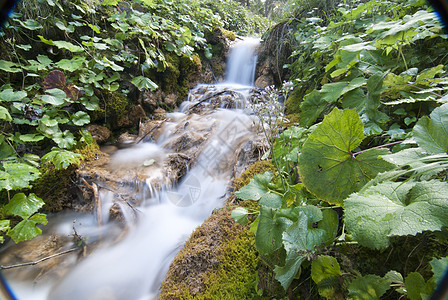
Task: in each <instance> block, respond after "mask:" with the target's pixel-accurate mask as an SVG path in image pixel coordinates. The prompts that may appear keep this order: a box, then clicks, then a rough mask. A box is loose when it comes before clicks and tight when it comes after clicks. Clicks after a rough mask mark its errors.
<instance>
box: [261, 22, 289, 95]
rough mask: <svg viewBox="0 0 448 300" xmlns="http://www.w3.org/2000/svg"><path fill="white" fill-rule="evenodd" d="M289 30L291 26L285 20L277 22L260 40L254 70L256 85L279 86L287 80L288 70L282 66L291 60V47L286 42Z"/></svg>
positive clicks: (263, 86)
mask: <svg viewBox="0 0 448 300" xmlns="http://www.w3.org/2000/svg"><path fill="white" fill-rule="evenodd" d="M291 32H292V28H290V25H289V24H288V23H287V22H283V23H279V24H277V25H276V26H275V27H274V28H272V29H271V31H270V34H269V36H268V37H267V38H266V39H265V40H264V41H262V42H261V45H260V49H259V52H258V64H257V69H256V71H255V85H256V86H258V87H261V88H265V87H266V86H269V85H276V86H279V85H281V84H282V83H283V81H285V80H286V81H287V80H288V78H289V76H290V71H289V70H288V69H285V68H283V66H284V65H285V64H291V63H292V62H293V59H292V58H291V54H292V49H291V47H290V45H289V42H288V41H289V39H290V38H292V37H291V36H290V34H291Z"/></svg>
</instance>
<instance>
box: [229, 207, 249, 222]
mask: <svg viewBox="0 0 448 300" xmlns="http://www.w3.org/2000/svg"><path fill="white" fill-rule="evenodd" d="M248 214H249V211H247V209H245V208H244V207H237V208H235V209H234V210H232V214H231V217H232V219H234V220H235V222H237V223H239V224H241V225H243V226H244V225H246V224H247V223H249V219H248V218H247V215H248Z"/></svg>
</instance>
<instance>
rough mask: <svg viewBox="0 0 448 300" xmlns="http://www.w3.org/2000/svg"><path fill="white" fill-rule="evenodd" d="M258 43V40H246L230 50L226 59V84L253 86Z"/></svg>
mask: <svg viewBox="0 0 448 300" xmlns="http://www.w3.org/2000/svg"><path fill="white" fill-rule="evenodd" d="M259 43H260V40H259V39H255V38H247V39H245V40H243V41H242V42H239V43H238V44H237V45H235V46H234V47H233V48H232V49H231V50H230V55H229V58H228V59H227V70H226V76H225V81H226V82H228V83H236V84H241V85H248V86H251V85H253V84H254V76H255V67H256V65H257V55H256V54H255V49H256V47H257V45H258V44H259Z"/></svg>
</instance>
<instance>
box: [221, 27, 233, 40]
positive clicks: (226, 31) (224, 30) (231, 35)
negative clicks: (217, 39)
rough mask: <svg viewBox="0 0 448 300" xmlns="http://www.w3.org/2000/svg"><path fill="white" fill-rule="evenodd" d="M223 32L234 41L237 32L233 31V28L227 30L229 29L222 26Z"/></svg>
mask: <svg viewBox="0 0 448 300" xmlns="http://www.w3.org/2000/svg"><path fill="white" fill-rule="evenodd" d="M221 32H222V34H223V35H224V36H225V37H226V38H227V39H229V40H231V41H234V40H235V39H236V34H235V32H233V31H231V30H227V29H224V28H221Z"/></svg>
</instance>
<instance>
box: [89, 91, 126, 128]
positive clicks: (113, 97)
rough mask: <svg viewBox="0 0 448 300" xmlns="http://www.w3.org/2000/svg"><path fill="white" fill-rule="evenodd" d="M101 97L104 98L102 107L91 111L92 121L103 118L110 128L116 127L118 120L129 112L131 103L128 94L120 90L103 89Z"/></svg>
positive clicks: (101, 102) (101, 103)
mask: <svg viewBox="0 0 448 300" xmlns="http://www.w3.org/2000/svg"><path fill="white" fill-rule="evenodd" d="M99 98H100V99H101V100H102V101H100V108H99V109H98V110H97V111H94V112H92V113H91V122H95V121H99V120H103V122H104V123H105V124H108V125H109V127H110V128H116V127H117V124H118V121H119V120H120V119H122V118H123V117H124V116H125V115H126V114H127V113H128V110H129V107H130V103H129V100H128V98H127V96H126V95H124V94H122V93H120V92H118V91H117V92H109V91H105V90H103V91H102V94H101V96H99Z"/></svg>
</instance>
